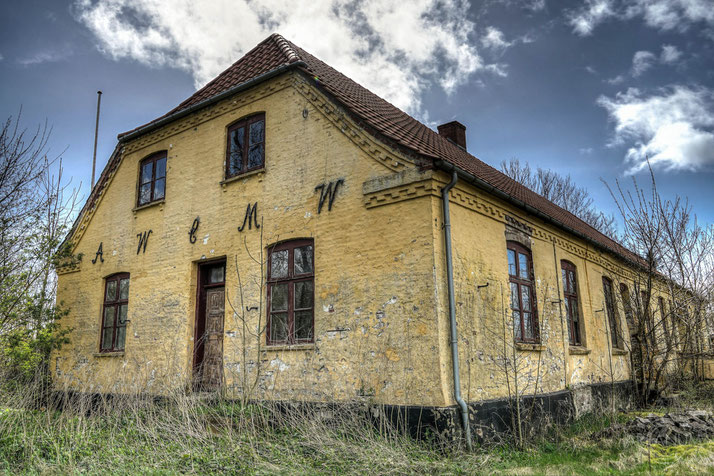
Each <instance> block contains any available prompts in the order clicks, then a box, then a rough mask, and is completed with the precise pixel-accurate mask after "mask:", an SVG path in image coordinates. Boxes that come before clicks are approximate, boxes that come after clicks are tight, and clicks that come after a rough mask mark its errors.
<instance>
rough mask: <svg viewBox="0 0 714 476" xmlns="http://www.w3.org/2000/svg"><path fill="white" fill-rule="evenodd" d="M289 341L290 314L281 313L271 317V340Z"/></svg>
mask: <svg viewBox="0 0 714 476" xmlns="http://www.w3.org/2000/svg"><path fill="white" fill-rule="evenodd" d="M287 339H288V314H287V313H284V312H281V313H279V314H271V315H270V340H272V341H278V342H280V341H285V340H287Z"/></svg>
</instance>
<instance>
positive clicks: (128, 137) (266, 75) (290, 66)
mask: <svg viewBox="0 0 714 476" xmlns="http://www.w3.org/2000/svg"><path fill="white" fill-rule="evenodd" d="M297 66H307V65H306V64H305V62H304V61H295V62H293V63H289V64H284V65H281V66H278V67H277V68H275V69H272V70H270V71H268V72H266V73H263V74H261V75H258V76H255V77H254V78H251V79H249V80H248V81H245V82H243V83H240V84H237V85H235V86H233V87H231V88H229V89H226V90H225V91H223V92H220V93H218V94H216V95H215V96H211V97H210V98H208V99H204V100H203V101H201V102H197V103H196V104H193V105H192V106H189V107H187V108H185V109H181V110H180V111H176V112H175V113H173V114H171V115H168V116H166V117H163V118H161V119H159V120H158V121H154V122H150V123H149V124H147V125H145V126H143V127H141V128H139V129H137V130H135V131H133V132H129V133H123V134H119V135H118V136H117V139H118V140H119V142H120V143H124V142H127V141H130V140H132V139H136V138H137V137H139V136H142V135H144V134H147V133H149V132H151V131H153V130H156V129H158V128H160V127H162V126H165V125H166V124H168V123H170V122H173V121H175V120H177V119H180V118H182V117H185V116H187V115H189V114H191V113H193V112H196V111H197V110H199V109H203V108H204V107H208V106H210V105H212V104H215V103H217V102H218V101H221V100H222V99H225V98H227V97H229V96H231V95H233V94H236V93H239V92H241V91H243V90H245V89H248V88H251V87H253V86H255V85H257V84H259V83H262V82H263V81H266V80H268V79H270V78H273V77H275V76H278V75H280V74H283V73H284V72H286V71H288V70H290V69H293V68H295V67H297Z"/></svg>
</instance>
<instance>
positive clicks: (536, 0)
mask: <svg viewBox="0 0 714 476" xmlns="http://www.w3.org/2000/svg"><path fill="white" fill-rule="evenodd" d="M525 7H526V8H527V9H528V10H533V11H534V12H537V11H540V10H543V9H544V8H545V0H530V1H527V2H526V5H525Z"/></svg>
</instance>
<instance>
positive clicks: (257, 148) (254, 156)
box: [248, 144, 264, 169]
mask: <svg viewBox="0 0 714 476" xmlns="http://www.w3.org/2000/svg"><path fill="white" fill-rule="evenodd" d="M263 149H264V145H263V144H258V145H254V146H251V148H250V151H249V152H248V168H249V169H252V168H253V167H260V166H261V165H263Z"/></svg>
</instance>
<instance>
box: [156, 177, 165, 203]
mask: <svg viewBox="0 0 714 476" xmlns="http://www.w3.org/2000/svg"><path fill="white" fill-rule="evenodd" d="M165 189H166V179H163V178H162V179H158V180H157V181H156V182H154V200H160V199H162V198H164V190H165Z"/></svg>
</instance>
